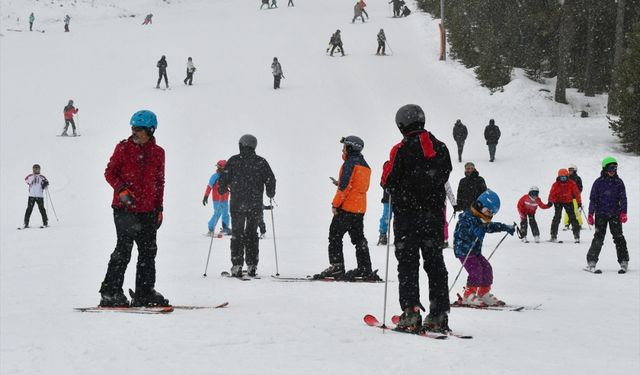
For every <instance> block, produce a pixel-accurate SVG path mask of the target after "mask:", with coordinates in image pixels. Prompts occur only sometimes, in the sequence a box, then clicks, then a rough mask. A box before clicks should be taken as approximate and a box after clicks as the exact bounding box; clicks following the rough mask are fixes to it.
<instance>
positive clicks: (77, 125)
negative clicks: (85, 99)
mask: <svg viewBox="0 0 640 375" xmlns="http://www.w3.org/2000/svg"><path fill="white" fill-rule="evenodd" d="M76 119H77V120H78V121H76V134H78V135H80V115H78V114H76Z"/></svg>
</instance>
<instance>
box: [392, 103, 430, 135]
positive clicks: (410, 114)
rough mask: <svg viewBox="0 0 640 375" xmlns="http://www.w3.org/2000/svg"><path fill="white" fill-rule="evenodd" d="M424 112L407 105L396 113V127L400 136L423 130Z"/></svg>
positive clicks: (412, 105) (415, 106) (417, 106)
mask: <svg viewBox="0 0 640 375" xmlns="http://www.w3.org/2000/svg"><path fill="white" fill-rule="evenodd" d="M424 121H425V120H424V112H423V111H422V108H420V106H419V105H416V104H407V105H404V106H402V107H400V109H399V110H398V112H396V125H398V129H400V132H401V133H402V134H405V133H408V132H410V131H414V130H420V129H424Z"/></svg>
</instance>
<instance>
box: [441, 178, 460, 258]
mask: <svg viewBox="0 0 640 375" xmlns="http://www.w3.org/2000/svg"><path fill="white" fill-rule="evenodd" d="M444 191H445V192H446V193H447V199H449V203H451V206H452V207H454V211H453V212H454V215H455V207H456V205H457V201H456V196H455V195H453V189H452V188H451V184H450V183H449V181H447V182H446V183H445V184H444ZM443 209H444V243H443V244H442V248H443V249H446V248H447V247H449V221H448V220H447V201H445V202H444V208H443Z"/></svg>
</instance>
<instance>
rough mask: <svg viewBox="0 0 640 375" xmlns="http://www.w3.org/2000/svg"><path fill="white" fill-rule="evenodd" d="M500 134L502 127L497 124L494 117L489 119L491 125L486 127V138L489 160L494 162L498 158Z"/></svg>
mask: <svg viewBox="0 0 640 375" xmlns="http://www.w3.org/2000/svg"><path fill="white" fill-rule="evenodd" d="M500 134H501V133H500V128H499V127H498V125H496V122H495V121H494V120H493V119H491V120H489V125H487V127H485V128H484V139H485V140H486V141H487V146H488V147H489V161H490V162H492V163H493V161H494V160H496V147H497V146H498V140H499V139H500Z"/></svg>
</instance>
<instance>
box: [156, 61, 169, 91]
mask: <svg viewBox="0 0 640 375" xmlns="http://www.w3.org/2000/svg"><path fill="white" fill-rule="evenodd" d="M167 66H168V64H167V58H166V57H165V56H164V55H162V57H161V58H160V60H158V63H157V64H156V67H158V83H156V88H157V89H159V88H160V82H161V81H162V78H163V77H164V84H165V86H166V87H167V88H169V79H168V78H167Z"/></svg>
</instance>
